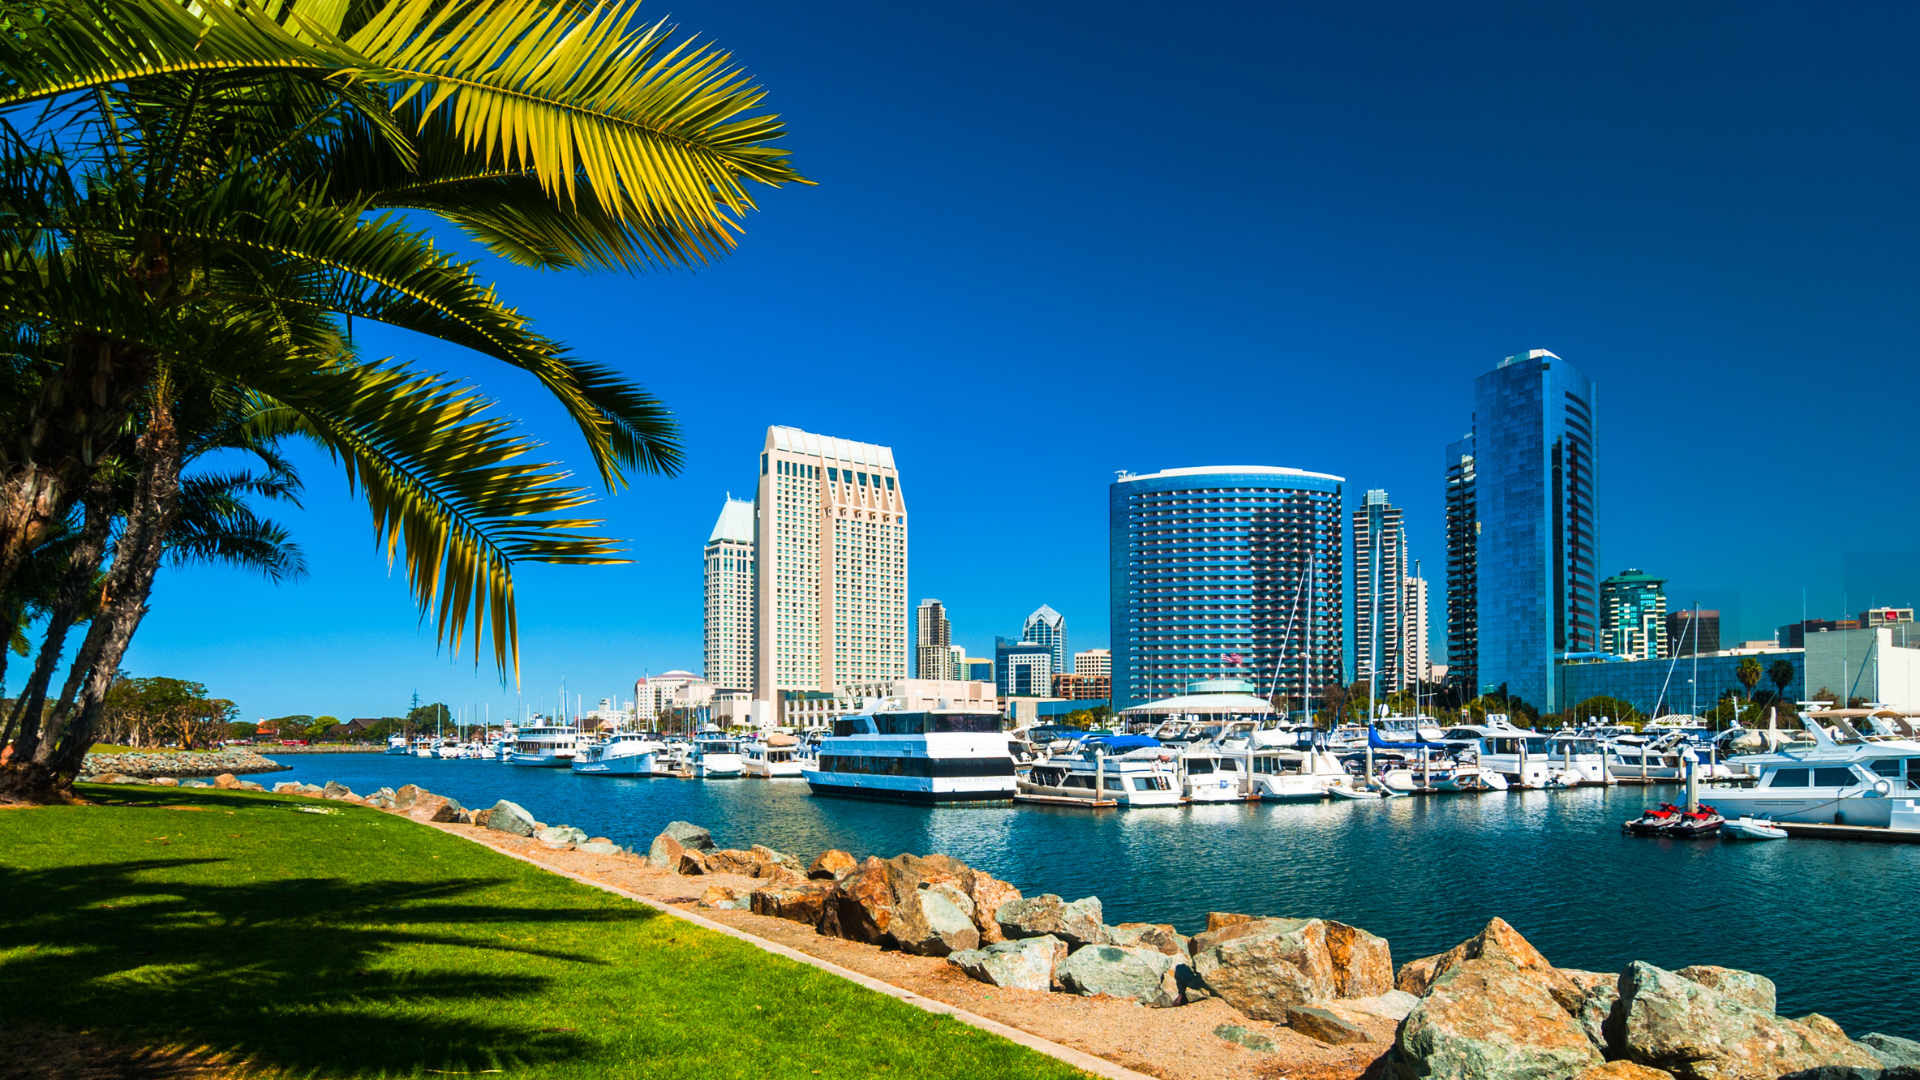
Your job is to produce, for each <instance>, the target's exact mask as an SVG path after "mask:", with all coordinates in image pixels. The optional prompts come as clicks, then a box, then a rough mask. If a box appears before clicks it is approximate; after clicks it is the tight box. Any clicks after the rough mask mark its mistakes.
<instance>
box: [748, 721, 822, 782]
mask: <svg viewBox="0 0 1920 1080" xmlns="http://www.w3.org/2000/svg"><path fill="white" fill-rule="evenodd" d="M805 765H806V758H805V756H804V755H803V753H802V751H801V748H800V740H799V739H796V738H794V737H793V736H791V735H783V734H780V733H779V732H774V733H773V734H771V735H768V736H767V737H766V739H765V740H763V741H756V742H750V743H748V744H747V745H746V747H745V750H744V752H743V753H742V754H741V757H740V771H741V773H742V774H744V775H746V776H751V777H755V778H757V779H761V780H776V779H784V778H787V777H792V778H793V779H795V780H798V779H800V771H801V769H802V768H804V767H805Z"/></svg>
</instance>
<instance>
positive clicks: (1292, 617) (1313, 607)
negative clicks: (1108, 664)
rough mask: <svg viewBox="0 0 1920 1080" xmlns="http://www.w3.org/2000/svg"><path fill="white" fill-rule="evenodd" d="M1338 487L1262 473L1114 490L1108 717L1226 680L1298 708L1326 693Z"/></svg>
mask: <svg viewBox="0 0 1920 1080" xmlns="http://www.w3.org/2000/svg"><path fill="white" fill-rule="evenodd" d="M1344 484H1345V481H1344V480H1342V479H1341V478H1340V477H1338V476H1328V475H1326V474H1324V473H1310V472H1302V471H1301V470H1299V469H1282V468H1275V467H1272V466H1265V465H1229V466H1218V467H1213V468H1194V469H1167V470H1165V471H1162V472H1157V473H1150V474H1147V475H1144V476H1132V475H1128V476H1122V477H1121V478H1120V479H1119V480H1116V481H1114V483H1113V486H1112V487H1111V488H1110V489H1109V492H1108V525H1109V533H1108V544H1109V547H1108V564H1109V581H1108V589H1109V603H1110V606H1111V618H1112V634H1113V707H1114V709H1115V710H1116V711H1117V710H1120V709H1124V708H1127V707H1128V706H1131V705H1138V704H1141V703H1142V702H1147V701H1156V700H1159V699H1161V698H1168V697H1173V696H1174V695H1176V694H1180V693H1184V692H1185V690H1186V687H1187V684H1188V683H1190V682H1194V681H1197V680H1201V679H1227V678H1231V679H1248V680H1251V681H1253V682H1254V684H1255V686H1256V687H1257V692H1258V693H1260V694H1261V695H1263V696H1265V695H1271V694H1274V693H1276V692H1277V693H1279V694H1282V695H1284V696H1286V697H1287V698H1288V699H1289V700H1290V701H1291V702H1292V703H1293V707H1295V708H1300V707H1302V705H1303V704H1310V703H1311V701H1313V700H1314V699H1317V698H1318V697H1319V695H1320V694H1321V693H1322V692H1323V690H1324V689H1325V687H1326V686H1328V685H1329V684H1331V683H1335V682H1338V681H1340V679H1341V677H1342V675H1343V674H1344V671H1345V664H1344V660H1343V656H1342V646H1343V643H1344V640H1345V636H1346V620H1345V617H1344V615H1345V612H1344V607H1343V603H1342V599H1341V598H1342V590H1343V582H1342V580H1341V574H1342V572H1343V562H1344V558H1345V546H1344V544H1343V542H1342V537H1343V522H1342V518H1341V509H1342V507H1341V502H1342V495H1343V485H1344Z"/></svg>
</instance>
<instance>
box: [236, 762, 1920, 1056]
mask: <svg viewBox="0 0 1920 1080" xmlns="http://www.w3.org/2000/svg"><path fill="white" fill-rule="evenodd" d="M278 760H279V761H280V762H281V763H282V764H285V765H291V766H292V767H293V771H292V772H287V773H275V774H271V775H268V776H260V777H256V778H255V779H258V780H261V781H263V782H266V783H268V784H269V785H271V784H272V783H274V782H277V781H281V780H299V781H305V782H310V783H325V782H326V781H328V780H338V781H341V782H342V783H345V784H347V785H348V786H350V787H352V788H353V789H354V790H355V791H357V792H360V793H362V794H365V793H368V792H371V791H373V790H375V789H377V788H380V787H394V788H398V787H400V786H401V785H403V784H408V783H414V784H419V785H421V786H423V787H425V788H428V789H429V790H432V791H434V792H437V793H440V794H444V795H450V796H452V797H453V798H455V799H458V800H459V801H460V802H461V803H462V804H463V805H466V806H468V807H472V808H480V807H486V806H491V805H493V803H494V802H495V801H497V800H499V799H510V800H512V801H514V802H516V803H519V804H520V805H522V806H524V807H526V808H527V810H528V811H529V812H531V813H532V814H533V816H534V817H535V818H537V819H538V820H540V821H545V822H548V823H550V824H556V825H557V824H562V823H564V824H569V825H575V826H578V827H580V828H582V829H585V830H586V831H587V832H588V833H589V834H590V835H594V836H606V837H608V838H610V839H612V840H613V841H615V842H616V843H620V844H625V845H630V846H633V847H636V848H639V849H640V850H642V851H644V850H645V848H646V845H647V844H648V843H649V842H650V841H651V839H652V838H653V836H654V835H655V834H657V833H658V832H659V831H660V828H661V827H662V826H664V825H665V824H666V823H667V822H669V821H673V820H683V821H691V822H694V823H696V824H699V825H704V826H706V827H707V828H709V829H711V830H712V831H713V836H714V840H715V841H716V842H717V843H718V844H719V845H720V846H722V847H746V846H747V845H749V844H754V843H761V844H766V845H767V846H769V847H772V848H775V849H777V850H780V851H786V852H789V853H792V854H795V855H799V856H801V857H806V858H810V857H811V856H813V855H815V854H817V853H818V852H820V851H823V850H825V849H827V848H841V849H843V850H846V851H849V852H852V853H853V854H855V855H856V856H860V857H865V856H867V855H880V856H883V857H886V856H892V855H897V854H900V853H902V852H913V853H916V854H925V853H929V852H942V853H945V854H948V855H952V856H954V857H956V858H959V859H962V860H964V861H966V862H967V863H969V864H970V865H973V866H977V867H979V868H981V869H983V870H985V871H987V872H989V873H991V874H993V875H994V876H996V877H1001V878H1005V879H1007V880H1008V881H1011V882H1012V883H1013V884H1014V885H1015V886H1017V887H1019V888H1020V890H1021V891H1022V892H1025V893H1027V894H1028V895H1033V894H1035V893H1042V892H1051V893H1058V894H1060V895H1062V896H1064V897H1067V898H1068V899H1076V898H1078V897H1082V896H1088V895H1095V896H1098V897H1100V899H1101V902H1102V903H1103V905H1104V907H1105V912H1106V921H1107V922H1109V923H1119V922H1132V921H1137V922H1170V923H1173V924H1174V925H1175V926H1176V927H1178V928H1179V929H1180V930H1181V931H1182V932H1186V933H1192V932H1193V931H1195V930H1196V929H1202V928H1204V927H1205V924H1206V916H1207V912H1209V911H1235V912H1249V913H1254V914H1263V915H1295V916H1323V917H1326V918H1331V919H1337V920H1339V921H1341V922H1345V923H1350V924H1352V925H1354V926H1359V927H1364V928H1365V929H1367V930H1370V931H1372V932H1373V933H1376V934H1379V935H1381V936H1383V937H1385V938H1387V939H1388V940H1389V941H1390V942H1391V943H1392V947H1393V956H1394V961H1395V963H1396V964H1398V963H1404V962H1405V961H1407V960H1411V959H1415V958H1418V957H1421V956H1426V955H1430V954H1432V953H1436V952H1441V951H1443V950H1445V949H1448V948H1451V947H1452V946H1454V945H1455V944H1457V943H1459V942H1460V940H1461V939H1463V938H1465V937H1467V936H1469V935H1470V934H1472V933H1473V932H1474V931H1476V930H1478V929H1479V928H1480V927H1481V926H1482V925H1484V924H1485V923H1486V921H1487V920H1488V919H1489V918H1492V917H1493V916H1496V915H1497V916H1500V917H1502V918H1504V919H1506V920H1507V921H1508V922H1510V923H1512V924H1513V925H1514V926H1515V927H1516V928H1517V929H1519V930H1520V932H1521V933H1522V934H1524V935H1526V937H1527V939H1528V940H1529V941H1531V942H1533V944H1534V945H1536V946H1537V947H1539V949H1540V950H1541V951H1542V952H1544V953H1545V954H1546V955H1547V957H1548V958H1549V959H1551V960H1553V962H1554V963H1556V964H1558V965H1560V966H1562V967H1572V968H1584V969H1587V970H1592V971H1618V970H1620V969H1621V968H1622V967H1624V966H1625V965H1626V964H1627V963H1628V962H1630V961H1633V960H1645V961H1647V962H1649V963H1653V964H1657V965H1659V966H1661V967H1666V968H1677V967H1682V966H1685V965H1687V964H1717V965H1721V966H1724V967H1734V968H1741V969H1744V970H1748V971H1755V972H1759V973H1761V974H1763V975H1765V976H1767V977H1768V978H1770V979H1772V980H1773V981H1774V982H1775V983H1776V984H1777V986H1778V988H1779V998H1780V1012H1781V1014H1782V1015H1787V1016H1799V1015H1803V1014H1805V1013H1808V1012H1815V1011H1817V1012H1821V1013H1823V1014H1825V1015H1827V1016H1830V1017H1832V1018H1833V1019H1834V1020H1836V1021H1838V1022H1839V1023H1840V1024H1841V1025H1842V1026H1843V1027H1845V1028H1846V1029H1847V1032H1848V1033H1849V1034H1851V1035H1854V1036H1859V1035H1863V1034H1865V1033H1867V1032H1869V1031H1883V1032H1886V1033H1888V1034H1893V1035H1902V1036H1906V1037H1908V1038H1920V984H1916V982H1915V980H1914V979H1913V978H1912V974H1911V973H1912V968H1911V965H1912V963H1913V958H1914V957H1915V956H1920V920H1916V918H1915V917H1914V911H1913V905H1914V902H1915V897H1916V894H1917V893H1920V888H1917V887H1920V845H1907V844H1875V843H1850V842H1846V841H1832V840H1811V839H1800V838H1796V839H1791V840H1783V841H1774V842H1769V843H1734V842H1728V841H1714V840H1704V841H1680V840H1657V839H1638V838H1632V837H1627V836H1623V835H1622V834H1621V832H1620V823H1621V822H1622V821H1624V820H1626V819H1627V818H1630V817H1633V816H1635V815H1637V814H1639V812H1640V810H1641V808H1642V807H1644V806H1647V805H1649V804H1653V803H1659V802H1662V801H1667V800H1672V799H1677V798H1678V797H1679V794H1678V790H1677V789H1676V788H1673V787H1652V788H1640V787H1626V786H1622V787H1616V788H1592V787H1590V788H1578V789H1573V790H1561V791H1528V792H1518V791H1516V792H1504V793H1489V794H1483V795H1449V796H1440V797H1431V798H1420V797H1411V798H1402V799H1393V800H1389V801H1385V802H1332V803H1307V804H1248V805H1240V804H1235V805H1205V806H1191V807H1179V808H1165V809H1150V810H1125V811H1111V810H1109V811H1099V812H1092V811H1086V810H1076V809H1054V808H1034V807H1019V808H1013V807H953V808H929V807H916V806H903V805H894V804H886V803H868V802H858V801H851V800H845V799H828V798H816V797H813V796H811V795H810V794H808V791H807V786H806V784H805V783H803V782H800V781H797V780H779V781H765V780H745V779H741V780H707V781H698V780H667V779H660V780H638V779H610V778H589V777H581V776H574V775H572V774H571V773H569V772H568V771H567V770H564V769H529V768H519V767H515V766H511V765H503V764H498V763H495V762H492V761H440V760H433V759H422V758H410V757H398V756H384V755H374V754H325V755H287V756H284V757H282V758H280V759H278ZM1707 795H1708V801H1711V793H1710V792H1709V793H1707Z"/></svg>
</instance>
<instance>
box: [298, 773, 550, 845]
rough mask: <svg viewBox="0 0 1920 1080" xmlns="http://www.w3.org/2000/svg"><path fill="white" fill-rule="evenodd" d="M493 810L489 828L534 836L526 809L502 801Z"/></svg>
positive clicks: (516, 804)
mask: <svg viewBox="0 0 1920 1080" xmlns="http://www.w3.org/2000/svg"><path fill="white" fill-rule="evenodd" d="M329 786H331V785H329ZM492 810H493V812H492V813H490V814H488V815H487V828H489V829H492V830H493V831H494V832H503V833H512V834H513V835H515V836H532V835H533V815H532V814H529V813H527V808H526V807H524V806H521V805H520V804H519V803H516V802H508V801H507V800H505V799H501V800H500V801H499V802H497V803H494V804H493V807H492Z"/></svg>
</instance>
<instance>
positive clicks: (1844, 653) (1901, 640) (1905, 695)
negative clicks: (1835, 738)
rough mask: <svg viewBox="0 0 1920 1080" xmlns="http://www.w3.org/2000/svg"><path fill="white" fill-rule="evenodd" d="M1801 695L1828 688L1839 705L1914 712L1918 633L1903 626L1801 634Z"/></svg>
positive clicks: (1919, 674)
mask: <svg viewBox="0 0 1920 1080" xmlns="http://www.w3.org/2000/svg"><path fill="white" fill-rule="evenodd" d="M1806 642H1807V653H1806V661H1805V663H1806V669H1805V677H1806V681H1805V684H1804V685H1805V686H1806V688H1807V693H1809V694H1813V693H1816V692H1818V691H1820V690H1823V689H1824V690H1831V691H1833V692H1834V694H1836V695H1838V696H1839V698H1840V699H1841V704H1842V705H1844V704H1845V703H1846V702H1847V701H1848V700H1851V699H1853V698H1865V699H1866V700H1868V701H1871V702H1876V703H1879V704H1882V705H1890V706H1892V707H1893V708H1896V709H1920V631H1916V630H1915V629H1914V628H1913V627H1912V626H1911V624H1909V625H1907V626H1879V627H1874V628H1871V629H1867V630H1829V631H1827V632H1825V633H1817V634H1808V635H1807V636H1806Z"/></svg>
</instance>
